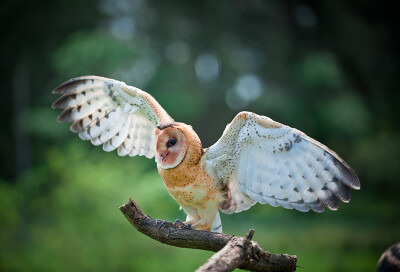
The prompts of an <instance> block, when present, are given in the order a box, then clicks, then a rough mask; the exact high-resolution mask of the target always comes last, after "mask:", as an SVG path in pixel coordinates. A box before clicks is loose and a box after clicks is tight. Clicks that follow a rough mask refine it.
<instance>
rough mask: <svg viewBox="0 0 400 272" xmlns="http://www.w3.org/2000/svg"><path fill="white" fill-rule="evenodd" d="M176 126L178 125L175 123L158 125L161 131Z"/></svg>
mask: <svg viewBox="0 0 400 272" xmlns="http://www.w3.org/2000/svg"><path fill="white" fill-rule="evenodd" d="M175 124H176V123H175V122H172V123H161V124H158V125H157V128H158V129H159V130H163V129H166V128H169V127H173V126H174V125H175Z"/></svg>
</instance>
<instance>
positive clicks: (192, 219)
mask: <svg viewBox="0 0 400 272" xmlns="http://www.w3.org/2000/svg"><path fill="white" fill-rule="evenodd" d="M182 209H183V210H184V211H185V213H186V214H187V217H186V221H185V222H184V223H183V224H185V226H188V225H189V226H191V225H193V224H195V223H197V222H198V221H199V220H200V215H199V213H198V212H197V209H195V208H192V207H189V206H182Z"/></svg>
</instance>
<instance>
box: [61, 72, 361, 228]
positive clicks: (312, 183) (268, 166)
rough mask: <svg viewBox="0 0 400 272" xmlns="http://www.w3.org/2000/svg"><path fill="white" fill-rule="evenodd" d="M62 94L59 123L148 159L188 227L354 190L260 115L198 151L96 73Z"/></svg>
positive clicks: (332, 157)
mask: <svg viewBox="0 0 400 272" xmlns="http://www.w3.org/2000/svg"><path fill="white" fill-rule="evenodd" d="M53 93H56V94H60V95H62V96H61V97H60V98H59V99H58V100H57V101H56V102H54V103H53V108H63V109H64V111H63V113H61V115H60V116H59V117H58V121H60V122H69V121H72V122H73V123H72V125H71V130H72V131H73V132H76V133H79V137H80V138H81V139H83V140H90V141H91V142H92V143H93V144H94V145H101V144H102V145H103V149H104V150H105V151H112V150H115V149H117V150H118V154H119V155H120V156H125V155H129V156H136V155H140V156H146V157H148V158H152V157H154V156H155V160H156V162H157V168H158V172H159V174H160V176H161V178H162V180H163V181H164V184H165V187H166V188H167V190H168V192H169V193H170V195H171V196H172V197H173V198H174V199H175V200H176V201H177V202H178V203H179V205H180V206H181V207H182V209H183V210H184V211H185V212H186V214H187V222H185V223H190V224H191V226H192V228H194V229H199V230H212V231H219V232H222V225H221V222H220V217H219V212H218V210H221V211H222V212H224V213H234V212H240V211H243V210H247V209H249V208H250V207H251V206H252V205H254V204H255V203H257V202H259V203H261V204H266V203H268V204H270V205H272V206H275V207H276V206H282V207H284V208H287V209H296V210H299V211H303V212H306V211H309V210H310V209H311V210H313V211H316V212H323V211H324V210H325V208H326V207H328V208H329V209H331V210H336V209H337V208H338V207H339V202H340V200H341V201H343V202H349V201H350V189H351V188H352V189H359V188H360V182H359V180H358V178H357V176H356V174H355V173H354V171H353V170H352V169H351V168H350V167H349V166H348V165H347V164H346V163H345V162H344V161H343V160H342V159H341V158H340V157H339V156H338V155H337V154H336V153H335V152H333V151H332V150H330V149H329V148H327V147H326V146H324V145H322V144H321V143H319V142H317V141H315V140H314V139H312V138H310V137H308V136H307V135H305V134H304V133H302V132H301V131H299V130H297V129H294V128H290V127H288V126H285V125H282V124H280V123H278V122H275V121H273V120H271V119H270V118H268V117H265V116H260V115H257V114H255V113H251V112H240V113H239V114H237V115H236V117H235V118H234V119H233V121H232V122H231V123H230V124H228V125H227V126H226V128H225V130H224V132H223V134H222V136H221V138H220V139H219V140H218V141H217V142H216V143H215V144H214V145H213V146H211V147H209V148H206V149H203V147H202V145H201V141H200V139H199V137H198V136H197V134H196V132H195V131H194V130H193V128H192V127H191V126H189V125H186V124H184V123H179V122H175V121H174V120H173V119H172V118H171V117H170V116H169V115H168V113H167V112H166V111H165V110H164V109H163V108H162V107H161V106H160V104H158V103H157V101H156V100H155V99H154V98H153V97H152V96H151V95H150V94H148V93H146V92H144V91H142V90H139V89H137V88H134V87H131V86H127V85H126V84H125V83H123V82H120V81H116V80H112V79H108V78H103V77H96V76H85V77H79V78H74V79H71V80H69V81H67V82H65V83H64V84H62V85H61V86H59V87H58V88H56V89H54V90H53Z"/></svg>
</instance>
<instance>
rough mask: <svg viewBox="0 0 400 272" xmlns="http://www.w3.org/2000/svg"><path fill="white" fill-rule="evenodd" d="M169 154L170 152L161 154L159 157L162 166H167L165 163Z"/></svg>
mask: <svg viewBox="0 0 400 272" xmlns="http://www.w3.org/2000/svg"><path fill="white" fill-rule="evenodd" d="M168 153H169V152H168V151H167V152H164V153H161V154H160V155H159V157H160V159H159V161H161V164H165V161H166V160H167V156H168Z"/></svg>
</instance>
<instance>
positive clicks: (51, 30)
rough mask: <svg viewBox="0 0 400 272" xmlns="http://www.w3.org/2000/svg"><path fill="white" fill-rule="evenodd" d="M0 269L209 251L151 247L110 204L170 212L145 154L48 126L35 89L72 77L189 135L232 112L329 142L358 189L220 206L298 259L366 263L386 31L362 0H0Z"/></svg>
mask: <svg viewBox="0 0 400 272" xmlns="http://www.w3.org/2000/svg"><path fill="white" fill-rule="evenodd" d="M0 15H1V16H0V22H1V24H0V27H1V28H0V29H1V30H2V33H3V40H4V41H3V43H1V45H0V48H1V51H2V52H3V61H2V62H1V63H0V69H1V73H0V76H1V77H2V83H3V90H4V91H3V97H2V99H1V100H0V103H1V107H0V111H1V118H2V124H3V127H2V129H1V130H0V131H1V132H0V141H1V142H2V143H3V144H2V145H0V155H1V160H2V163H1V165H0V169H1V172H0V173H1V174H0V241H1V243H0V270H1V271H3V270H4V271H43V270H45V271H70V270H87V271H94V270H97V271H110V270H111V271H128V270H133V271H158V270H163V271H190V270H194V269H195V268H197V267H198V266H199V265H201V264H202V263H203V262H204V261H205V260H206V259H207V258H208V257H209V256H210V255H211V253H210V252H203V251H199V250H189V249H179V248H172V247H168V246H164V245H161V244H159V243H158V242H155V241H153V240H151V239H149V238H148V237H145V236H144V235H141V234H139V233H138V232H137V231H135V230H134V229H133V228H132V227H131V226H130V225H129V224H128V222H127V221H126V220H125V219H124V218H123V216H122V215H121V214H120V212H119V211H118V206H120V205H121V204H123V203H124V202H126V201H127V200H128V198H129V197H131V196H132V197H134V199H135V200H136V201H137V202H138V204H139V205H140V207H141V208H142V209H143V211H144V212H145V213H147V214H149V215H150V216H152V217H153V218H162V219H167V220H172V221H173V220H174V219H175V218H180V219H183V218H184V214H183V213H182V212H180V211H179V210H178V205H177V204H176V203H175V202H174V201H173V200H172V198H171V197H170V196H169V195H168V193H167V191H166V190H165V189H164V187H163V183H162V181H161V179H160V177H159V176H158V174H157V171H156V168H155V163H154V161H153V160H146V159H144V158H125V157H118V156H117V154H116V153H115V152H113V153H105V152H103V151H102V150H101V148H96V147H93V146H91V145H90V144H89V143H84V142H82V141H80V140H79V139H78V138H77V137H76V135H72V133H70V132H69V131H68V124H62V125H60V124H57V122H56V121H55V119H56V116H57V115H58V114H59V112H57V111H53V110H51V109H50V105H51V103H52V102H53V101H54V100H55V99H56V98H55V97H54V96H52V95H51V92H50V90H51V89H52V88H54V87H56V86H57V85H58V84H60V83H62V82H63V81H65V80H67V79H69V78H72V77H75V76H80V75H88V74H95V75H100V76H107V77H111V78H115V79H119V80H123V81H125V82H126V83H128V84H130V85H133V86H136V87H139V88H142V89H144V90H146V91H148V92H149V93H151V94H152V95H153V96H154V97H155V98H156V99H157V100H158V101H159V102H160V104H161V105H162V106H163V107H164V108H165V109H166V110H167V111H168V112H169V113H170V114H171V116H172V117H173V118H174V119H175V120H178V121H183V122H186V123H189V124H191V125H193V127H194V128H195V130H196V131H197V132H198V134H199V136H200V138H201V139H202V141H203V145H204V147H207V146H210V145H211V144H213V143H214V142H215V141H216V140H217V139H218V137H219V136H220V135H221V133H222V131H223V129H224V128H225V125H226V124H227V123H228V122H230V121H231V120H232V118H233V117H234V116H235V114H236V113H237V112H238V111H240V110H249V111H253V112H256V113H258V114H262V115H266V116H269V117H271V118H273V119H274V120H276V121H279V122H282V123H285V124H287V125H290V126H292V127H296V128H298V129H300V130H302V131H304V132H305V133H307V134H308V135H310V136H311V137H313V138H316V139H317V140H319V141H321V142H322V143H324V144H326V145H327V146H329V147H331V148H332V149H333V150H335V151H336V152H337V153H338V154H340V155H341V156H342V157H343V158H344V159H345V160H346V161H347V162H348V163H349V164H350V165H351V166H352V167H353V169H354V170H355V171H356V172H357V173H358V175H359V177H360V180H361V184H362V190H361V191H360V192H353V199H352V201H351V202H350V204H343V205H341V207H340V209H339V211H336V212H332V211H326V212H325V213H323V214H315V213H300V212H297V211H292V210H285V209H283V208H273V207H269V206H261V205H256V206H254V207H253V208H252V209H250V210H249V211H247V212H243V213H240V214H234V215H222V221H223V225H224V232H226V233H228V234H235V235H243V234H245V233H246V232H247V231H248V229H249V228H255V230H256V236H255V240H257V241H258V242H259V243H260V244H261V246H263V247H264V248H266V249H268V250H270V251H271V252H275V253H282V252H287V253H290V254H296V255H297V256H298V258H299V263H298V264H299V265H300V266H302V267H304V269H305V270H306V271H371V270H374V268H375V266H376V263H377V261H378V258H379V256H380V254H381V253H382V252H383V251H384V250H385V249H386V248H387V247H388V246H389V245H391V244H393V243H394V242H396V241H399V240H400V236H399V229H400V216H399V215H400V214H399V207H400V197H399V191H400V183H399V182H398V177H399V176H400V167H399V165H400V159H399V156H398V153H399V151H400V138H399V137H398V135H399V125H398V120H397V117H398V116H399V107H398V105H397V104H398V101H399V92H398V89H399V83H398V76H399V61H398V60H399V51H398V48H400V47H399V40H398V38H397V36H398V35H397V28H396V26H398V16H397V13H396V10H395V9H393V8H390V7H387V6H385V5H381V4H379V3H378V2H377V1H291V0H288V1H272V0H269V1H258V0H252V1H225V0H224V1H201V2H192V1H183V0H178V1H155V0H147V1H145V0H116V1H112V0H86V1H78V0H71V1H61V0H57V1H47V0H41V1H33V2H26V1H23V0H13V1H6V2H5V3H4V4H3V7H2V10H1V12H0Z"/></svg>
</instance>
